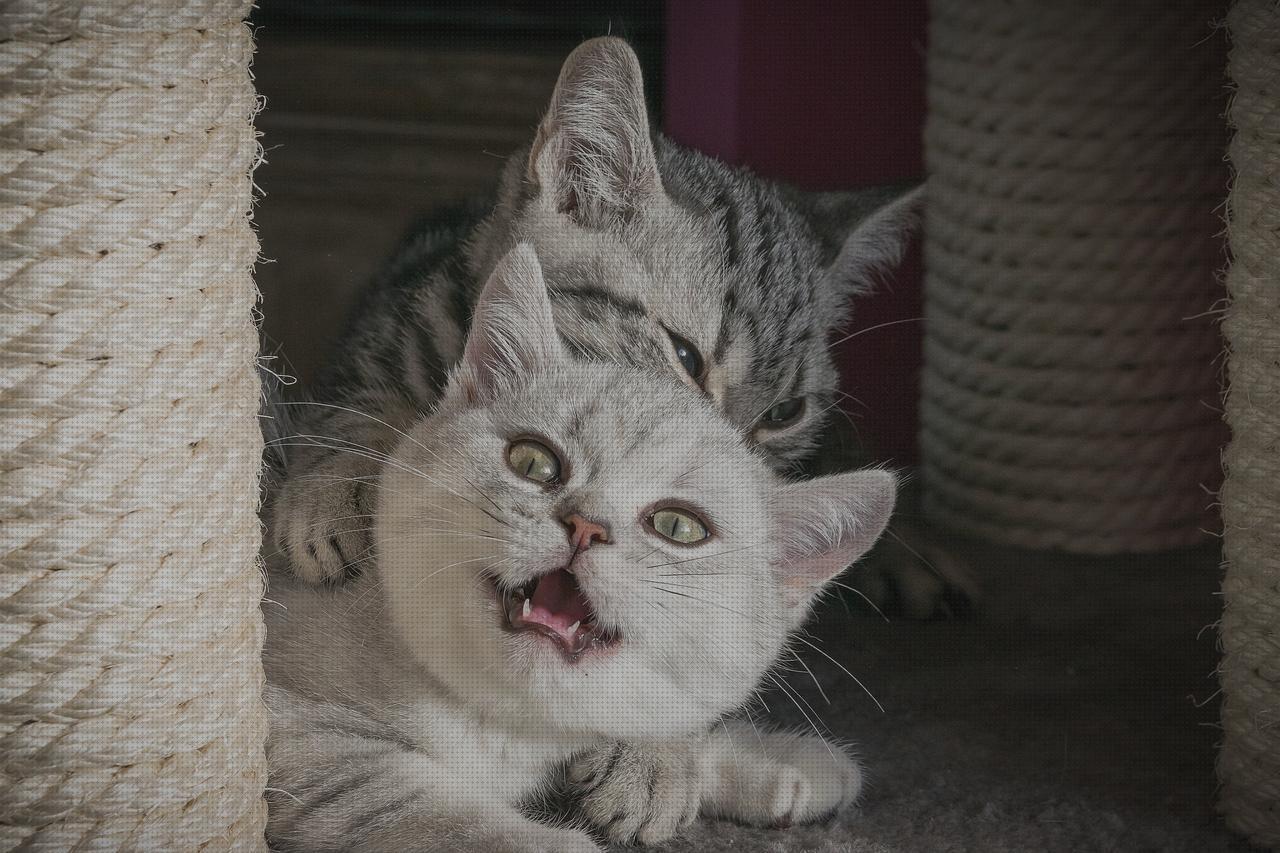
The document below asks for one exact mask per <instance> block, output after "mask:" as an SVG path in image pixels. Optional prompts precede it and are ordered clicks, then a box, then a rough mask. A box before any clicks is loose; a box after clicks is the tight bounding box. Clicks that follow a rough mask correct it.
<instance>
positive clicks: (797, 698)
mask: <svg viewBox="0 0 1280 853" xmlns="http://www.w3.org/2000/svg"><path fill="white" fill-rule="evenodd" d="M765 677H766V678H768V679H769V680H770V681H771V682H773V683H774V684H775V685H777V687H778V689H779V690H781V691H782V694H783V695H784V696H786V697H787V698H788V699H790V700H791V704H793V705H795V706H796V710H797V711H799V712H800V714H801V716H803V717H804V719H805V722H807V723H808V724H809V728H811V729H813V733H814V735H816V736H817V737H818V739H819V740H821V741H822V743H823V745H824V746H825V747H826V748H827V752H828V753H830V754H831V760H832V761H835V760H836V754H835V752H833V751H832V749H831V744H830V743H828V741H827V739H826V737H824V736H823V734H822V729H820V728H818V724H817V723H816V722H815V721H814V717H816V716H817V714H818V712H817V711H814V710H813V706H812V705H810V704H809V703H808V702H807V701H806V700H805V698H804V697H803V696H801V695H800V694H799V693H796V692H795V688H793V687H791V686H790V685H788V684H787V683H786V682H785V681H783V680H782V679H780V678H778V677H777V675H775V674H774V673H772V672H766V673H765ZM801 703H803V706H802V704H801ZM805 707H807V708H808V709H809V711H812V712H813V715H814V716H813V717H811V716H810V715H809V711H806V710H805ZM823 728H826V727H825V726H823Z"/></svg>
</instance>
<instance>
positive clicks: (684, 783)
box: [568, 741, 702, 844]
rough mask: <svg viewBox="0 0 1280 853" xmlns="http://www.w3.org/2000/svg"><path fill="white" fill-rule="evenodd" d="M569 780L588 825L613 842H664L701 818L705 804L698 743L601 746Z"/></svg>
mask: <svg viewBox="0 0 1280 853" xmlns="http://www.w3.org/2000/svg"><path fill="white" fill-rule="evenodd" d="M568 780H569V784H570V786H571V788H570V789H571V790H572V791H573V792H574V793H576V794H577V795H578V796H579V797H580V807H581V809H582V812H583V814H584V815H585V816H586V818H587V820H589V821H590V822H591V824H592V825H593V826H596V827H598V828H599V829H600V830H601V831H602V832H604V833H605V834H606V835H607V836H608V837H609V838H610V840H613V841H620V842H629V841H633V840H634V841H638V842H640V843H641V844H658V843H660V842H662V841H666V840H667V839H668V838H671V837H672V836H674V835H675V834H676V832H678V831H679V830H680V829H681V828H683V827H685V826H688V825H689V824H690V823H692V822H693V821H694V820H695V819H696V818H697V816H698V809H699V806H700V804H701V801H702V797H701V766H700V763H699V761H698V747H697V743H696V742H694V741H688V742H684V741H675V742H671V743H661V744H659V743H636V744H632V743H623V742H618V743H614V744H612V745H610V746H605V747H601V748H600V749H598V750H592V751H590V752H587V753H584V754H582V755H581V756H579V757H578V758H577V759H576V760H574V761H573V763H572V764H570V766H569V770H568Z"/></svg>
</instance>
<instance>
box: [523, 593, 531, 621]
mask: <svg viewBox="0 0 1280 853" xmlns="http://www.w3.org/2000/svg"><path fill="white" fill-rule="evenodd" d="M531 610H533V604H532V603H530V601H529V599H527V598H526V599H525V600H524V614H523V615H524V618H526V619H528V618H529V612H530V611H531Z"/></svg>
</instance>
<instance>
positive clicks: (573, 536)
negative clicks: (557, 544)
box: [560, 512, 609, 552]
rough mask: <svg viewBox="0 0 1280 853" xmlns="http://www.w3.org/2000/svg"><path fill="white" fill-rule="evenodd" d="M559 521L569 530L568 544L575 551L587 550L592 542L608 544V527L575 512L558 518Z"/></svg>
mask: <svg viewBox="0 0 1280 853" xmlns="http://www.w3.org/2000/svg"><path fill="white" fill-rule="evenodd" d="M560 523H561V524H563V525H564V526H565V529H566V530H568V531H569V544H570V545H572V546H573V550H574V551H575V552H576V551H585V550H587V549H588V548H590V547H591V543H592V542H599V543H600V544H601V545H608V544H609V528H608V527H606V526H604V525H603V524H600V523H598V522H595V521H592V520H590V519H588V518H583V517H582V516H581V515H579V514H578V513H576V512H574V513H570V514H569V515H566V516H565V517H564V518H562V519H560Z"/></svg>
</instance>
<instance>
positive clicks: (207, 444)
mask: <svg viewBox="0 0 1280 853" xmlns="http://www.w3.org/2000/svg"><path fill="white" fill-rule="evenodd" d="M250 5H251V4H250V2H249V0H166V2H141V0H84V2H71V3H50V2H47V0H10V2H7V3H4V4H0V79H2V81H3V85H2V86H0V288H2V291H0V561H2V563H0V613H2V616H0V619H2V625H0V774H2V776H0V848H2V849H5V850H10V849H16V848H20V849H24V850H27V849H30V850H59V851H61V850H73V849H74V850H148V851H150V850H157V851H158V850H172V851H180V850H210V851H213V850H261V849H264V848H265V845H264V843H263V838H262V831H263V825H264V821H265V809H264V806H263V800H262V791H263V786H264V784H265V778H266V773H265V761H264V757H263V742H264V737H265V731H266V715H265V711H264V709H263V706H262V702H261V691H262V666H261V661H260V651H261V643H262V623H261V617H260V614H259V611H258V604H259V599H260V596H261V592H262V580H261V574H260V571H259V567H258V563H257V551H258V547H259V535H260V534H259V523H258V519H257V515H256V509H257V500H258V476H259V462H260V458H261V448H262V440H261V434H260V431H259V428H258V423H257V413H258V403H259V386H258V382H257V375H256V364H255V359H256V354H257V333H256V329H255V325H254V322H253V319H252V315H253V312H254V310H255V302H256V299H257V291H256V289H255V287H254V284H253V279H252V276H251V270H252V266H253V263H254V261H255V258H256V255H257V241H256V238H255V236H254V233H253V231H252V229H251V227H250V223H249V217H248V214H249V210H250V205H251V199H252V183H251V179H250V172H251V170H252V168H253V165H254V163H255V162H256V160H257V157H258V146H257V140H256V137H255V134H254V130H253V125H252V117H253V114H254V112H255V110H256V95H255V93H254V89H253V85H252V82H251V79H250V74H249V63H250V58H251V55H252V49H253V44H252V38H251V34H250V31H249V29H248V27H247V26H246V24H245V23H244V16H245V15H246V14H247V12H248V10H249V7H250Z"/></svg>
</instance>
